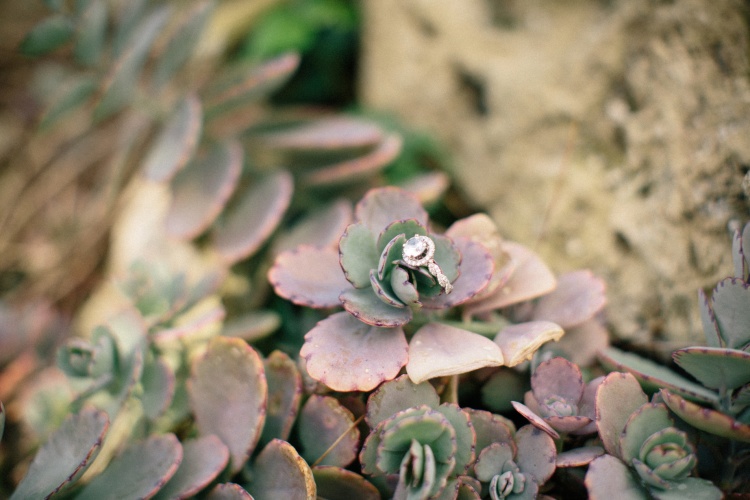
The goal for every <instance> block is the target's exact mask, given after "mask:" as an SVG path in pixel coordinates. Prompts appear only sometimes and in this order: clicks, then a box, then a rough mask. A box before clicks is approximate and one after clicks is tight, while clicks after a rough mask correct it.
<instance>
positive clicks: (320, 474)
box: [312, 465, 380, 500]
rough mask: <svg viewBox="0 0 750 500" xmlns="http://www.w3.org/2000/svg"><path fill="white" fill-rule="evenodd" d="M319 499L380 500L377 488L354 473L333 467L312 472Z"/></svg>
mask: <svg viewBox="0 0 750 500" xmlns="http://www.w3.org/2000/svg"><path fill="white" fill-rule="evenodd" d="M312 473H313V478H314V479H315V485H316V486H317V494H318V498H325V499H326V500H352V499H354V498H356V499H357V500H380V493H378V490H377V488H375V486H373V485H372V483H369V482H367V481H366V480H365V478H363V477H362V476H360V475H359V474H355V473H354V472H351V471H348V470H346V469H341V468H339V467H334V466H331V465H319V466H317V467H314V468H313V470H312Z"/></svg>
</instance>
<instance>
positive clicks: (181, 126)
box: [143, 95, 203, 182]
mask: <svg viewBox="0 0 750 500" xmlns="http://www.w3.org/2000/svg"><path fill="white" fill-rule="evenodd" d="M202 124H203V115H202V111H201V102H200V100H198V97H196V96H194V95H191V96H188V97H186V98H185V99H183V100H182V101H181V102H180V103H179V104H178V105H177V107H176V109H175V111H174V113H173V114H172V116H171V117H170V118H169V120H168V121H167V122H166V123H165V124H164V128H163V129H162V131H161V133H160V134H159V135H158V136H157V137H156V139H155V140H154V143H153V145H152V146H151V149H150V150H149V152H148V154H147V155H146V158H145V159H144V160H143V172H144V174H145V175H146V177H147V178H148V179H150V180H152V181H156V182H166V181H169V180H170V179H172V177H174V175H175V174H176V173H177V172H178V171H179V170H181V169H182V168H183V167H184V166H185V165H187V163H188V162H189V161H190V160H191V158H192V157H193V154H194V153H195V148H196V147H197V146H198V141H199V139H200V136H201V129H202Z"/></svg>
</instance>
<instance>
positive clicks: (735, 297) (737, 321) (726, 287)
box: [711, 278, 750, 349]
mask: <svg viewBox="0 0 750 500" xmlns="http://www.w3.org/2000/svg"><path fill="white" fill-rule="evenodd" d="M748 304H750V283H745V282H744V281H742V280H739V279H737V278H727V279H724V280H721V281H720V282H719V284H718V285H716V288H715V289H714V292H713V294H712V295H711V309H712V310H713V312H714V315H715V319H716V323H717V324H718V325H719V331H720V332H721V337H722V338H723V339H724V342H725V343H726V346H725V347H729V348H730V349H743V348H744V347H745V346H747V345H748V344H750V328H748V326H747V325H750V307H748Z"/></svg>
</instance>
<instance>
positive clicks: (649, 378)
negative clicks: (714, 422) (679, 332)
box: [599, 347, 718, 403]
mask: <svg viewBox="0 0 750 500" xmlns="http://www.w3.org/2000/svg"><path fill="white" fill-rule="evenodd" d="M599 360H600V361H601V363H602V364H603V365H604V366H605V367H606V368H608V369H609V370H619V371H627V372H629V373H632V374H633V376H634V377H635V378H636V379H637V380H638V381H639V382H640V383H641V385H642V386H643V387H644V388H645V389H646V390H648V391H650V392H653V391H658V390H659V388H662V387H664V388H667V389H670V390H672V391H674V392H679V393H680V394H683V395H685V396H686V397H688V398H689V399H693V400H697V401H703V402H706V403H716V402H718V395H717V394H716V393H715V392H713V391H710V390H708V389H706V388H705V387H703V386H702V385H700V384H696V383H695V382H693V381H691V380H688V379H687V378H685V377H683V376H681V375H678V374H677V373H675V372H673V371H672V370H670V369H668V368H666V367H664V366H662V365H660V364H657V363H654V362H653V361H651V360H648V359H645V358H641V357H640V356H638V355H637V354H632V353H629V352H626V351H620V350H618V349H616V348H614V347H610V348H608V349H605V350H603V351H601V352H600V353H599Z"/></svg>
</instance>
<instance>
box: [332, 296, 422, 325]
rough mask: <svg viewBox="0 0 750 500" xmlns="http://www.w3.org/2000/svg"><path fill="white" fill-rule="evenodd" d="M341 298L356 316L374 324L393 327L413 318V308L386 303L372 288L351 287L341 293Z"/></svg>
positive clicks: (343, 303) (345, 307)
mask: <svg viewBox="0 0 750 500" xmlns="http://www.w3.org/2000/svg"><path fill="white" fill-rule="evenodd" d="M339 300H340V301H341V303H342V305H343V306H344V309H346V310H347V311H348V312H349V313H351V314H352V315H353V316H354V317H356V318H357V319H358V320H360V321H362V322H363V323H367V324H368V325H372V326H378V327H384V328H393V327H398V326H402V325H405V324H406V323H408V322H409V321H411V318H412V311H411V309H409V308H405V307H401V308H399V307H393V306H391V305H388V304H386V303H385V302H383V301H382V300H380V299H379V298H378V297H377V295H375V292H374V291H373V290H372V288H363V289H361V290H358V289H356V288H349V289H347V290H344V291H343V292H342V293H341V295H340V296H339Z"/></svg>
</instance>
